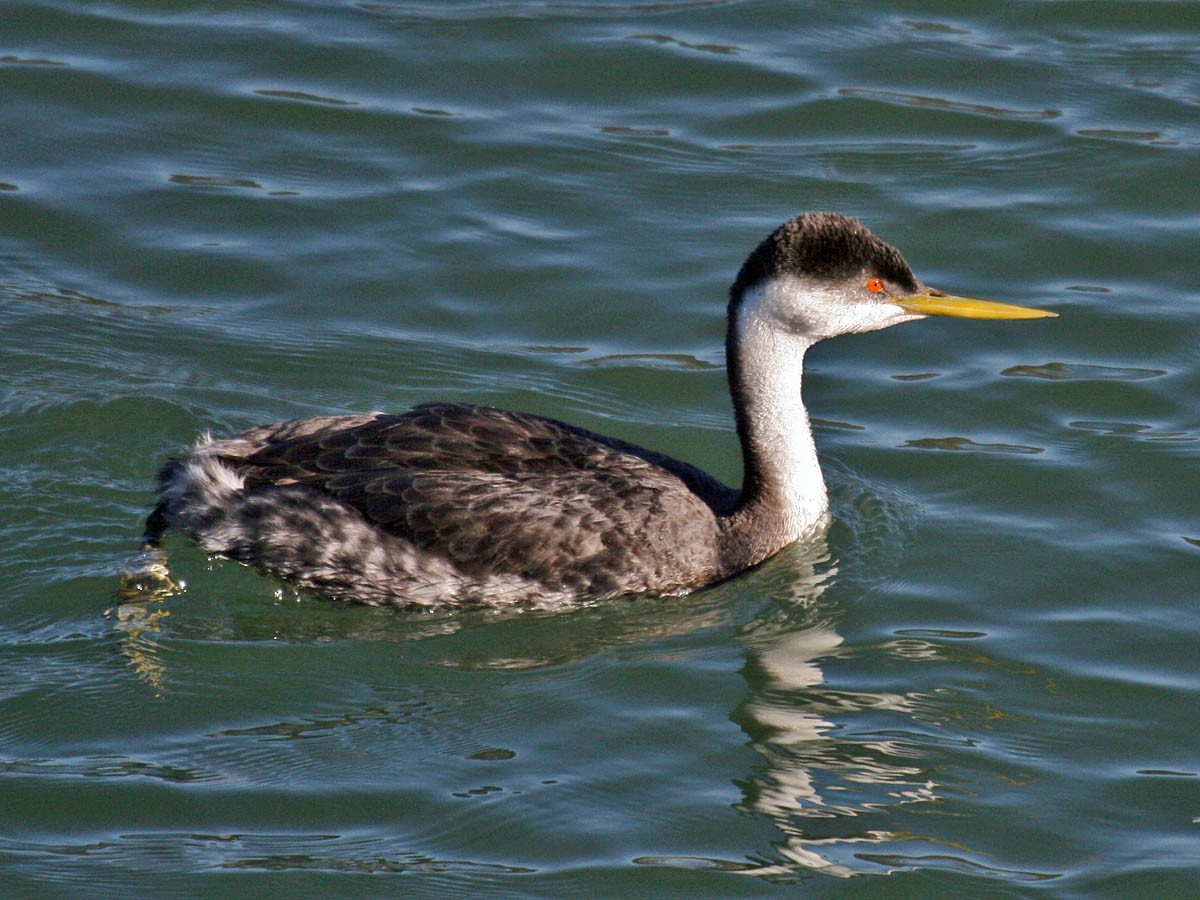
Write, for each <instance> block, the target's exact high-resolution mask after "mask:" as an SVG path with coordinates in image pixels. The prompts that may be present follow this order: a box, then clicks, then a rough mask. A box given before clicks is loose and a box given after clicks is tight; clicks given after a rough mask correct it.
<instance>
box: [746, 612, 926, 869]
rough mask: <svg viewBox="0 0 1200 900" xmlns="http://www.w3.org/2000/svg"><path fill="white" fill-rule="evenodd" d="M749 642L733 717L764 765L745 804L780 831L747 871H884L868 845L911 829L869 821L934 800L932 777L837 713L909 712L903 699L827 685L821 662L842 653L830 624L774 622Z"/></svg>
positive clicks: (753, 778) (751, 782)
mask: <svg viewBox="0 0 1200 900" xmlns="http://www.w3.org/2000/svg"><path fill="white" fill-rule="evenodd" d="M744 642H745V646H746V648H747V651H748V654H749V661H748V664H747V670H746V675H747V679H748V680H749V681H750V683H751V693H750V696H749V697H747V698H746V700H745V702H743V704H742V705H741V706H740V707H739V708H738V709H737V710H735V712H734V718H735V720H737V722H738V723H739V724H740V725H741V726H742V728H743V729H744V730H745V731H746V733H747V734H748V735H749V736H750V737H751V740H752V746H753V747H754V749H755V750H756V751H757V752H758V753H759V754H761V755H762V758H763V762H764V765H763V766H762V768H761V769H759V770H757V771H756V772H754V773H753V774H752V775H750V777H749V778H747V779H746V780H745V781H743V782H741V784H740V786H741V788H742V791H743V794H744V799H743V801H742V802H741V803H740V804H739V806H738V808H739V809H740V810H742V811H743V812H749V813H754V814H757V815H762V816H766V817H767V818H769V819H770V820H771V821H772V822H773V823H774V824H775V826H776V827H777V828H778V829H779V830H780V832H782V834H783V840H781V841H779V842H777V843H776V844H775V845H774V847H773V849H772V851H771V852H769V853H765V854H763V855H762V856H761V857H760V858H759V859H756V860H755V862H756V864H755V865H753V866H750V867H746V868H741V869H740V871H742V872H743V873H746V874H754V875H761V876H767V877H770V876H786V875H789V874H795V872H796V870H797V868H802V869H812V870H819V871H821V872H823V873H825V874H828V875H837V876H843V877H848V876H851V875H856V874H859V873H860V872H864V871H874V872H879V871H880V869H879V868H878V866H875V865H871V866H869V868H865V867H861V863H862V862H863V860H862V859H861V858H860V852H861V851H862V850H863V849H865V848H864V847H863V846H862V845H864V844H866V845H871V844H874V845H878V844H882V843H884V842H888V841H895V840H903V839H907V838H908V837H911V836H907V835H904V836H902V835H898V834H895V833H893V832H890V831H886V830H880V829H877V828H873V827H871V826H870V825H869V824H867V823H868V822H870V821H872V820H878V819H880V818H881V815H880V813H881V812H882V811H884V810H885V809H886V808H887V807H892V806H894V805H896V804H907V803H920V802H928V801H932V800H935V799H936V795H935V793H934V788H935V785H934V784H933V782H932V781H931V780H930V778H929V774H928V772H927V770H926V769H925V768H923V767H922V766H920V765H916V764H913V761H912V760H903V759H902V758H900V757H897V756H896V748H895V747H894V746H893V745H891V744H890V743H889V742H888V741H886V740H871V739H868V740H861V739H855V738H854V737H853V736H851V735H848V734H846V726H845V724H844V723H843V724H839V719H843V720H844V719H845V718H846V717H847V716H849V715H852V714H853V713H855V712H857V711H858V710H862V709H864V708H867V707H871V708H872V709H874V710H877V711H879V710H881V709H887V710H890V711H894V712H902V713H903V712H906V711H907V710H906V707H907V702H906V700H905V698H903V697H901V696H887V695H870V696H867V695H851V694H847V693H844V692H841V693H839V692H836V691H832V690H830V689H828V688H822V685H823V684H824V681H825V676H824V674H823V672H822V670H821V666H820V661H821V660H822V659H826V658H832V657H836V655H837V651H838V648H839V647H840V646H841V644H842V638H841V636H840V635H839V634H838V633H837V632H836V631H835V630H834V629H833V628H832V627H831V626H828V625H815V626H812V627H809V628H805V629H802V630H794V629H793V630H789V629H788V628H787V627H779V626H776V627H770V626H767V627H763V628H758V629H755V630H753V631H751V632H750V633H749V634H748V635H746V637H745V638H744ZM839 713H840V714H841V716H839ZM856 863H857V864H859V867H856V865H855V864H856Z"/></svg>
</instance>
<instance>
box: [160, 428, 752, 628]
mask: <svg viewBox="0 0 1200 900" xmlns="http://www.w3.org/2000/svg"><path fill="white" fill-rule="evenodd" d="M222 470H223V471H224V474H222ZM230 473H231V474H232V476H233V477H232V479H231V478H230V477H229V475H230ZM231 482H232V487H233V488H236V489H230V488H231V484H230V483H231ZM163 484H164V504H165V505H166V508H165V509H164V513H165V516H166V519H167V520H169V521H172V522H175V523H177V524H180V525H181V526H182V527H183V528H184V529H185V530H187V531H189V532H191V533H192V534H193V535H194V536H195V537H197V538H198V539H199V540H200V542H201V544H202V545H204V546H205V547H207V548H208V549H210V550H213V551H215V552H219V553H224V554H225V555H229V556H232V557H234V558H237V559H241V560H243V561H245V562H250V563H253V564H255V565H258V566H260V567H262V568H264V569H267V570H268V571H272V572H274V573H276V574H281V575H284V576H285V577H292V578H293V579H294V580H297V581H299V582H300V583H302V584H305V585H306V586H310V587H316V588H318V589H320V590H324V591H326V592H327V593H333V594H335V595H339V596H342V597H345V598H346V599H352V600H361V601H363V602H373V603H398V604H402V605H409V604H412V605H431V604H433V603H438V604H440V603H445V602H454V603H463V604H465V603H471V604H477V603H487V604H490V603H507V602H516V601H526V602H529V601H532V602H539V601H540V600H541V599H542V598H543V597H552V596H557V595H562V596H564V597H566V596H570V597H572V598H574V599H578V598H580V597H594V598H600V597H609V596H615V595H619V594H623V593H632V592H639V591H646V590H654V591H656V592H661V593H671V592H672V591H683V590H687V589H689V588H692V587H696V586H698V585H700V584H704V583H707V582H710V581H713V580H716V579H717V578H719V577H722V576H723V575H724V574H725V573H724V572H723V571H722V570H721V565H720V561H719V552H718V543H719V532H720V526H719V522H718V513H719V512H722V511H725V510H726V509H727V508H728V507H730V506H731V505H732V503H733V500H734V497H735V492H733V491H731V490H730V489H729V488H726V487H725V486H724V485H721V484H720V483H719V482H717V481H716V480H715V479H713V478H711V477H710V476H708V475H707V474H705V473H704V472H703V471H701V470H699V469H697V468H695V467H693V466H689V465H687V464H685V463H681V462H679V461H677V460H673V459H671V458H669V457H666V456H663V455H661V454H656V453H654V452H652V451H648V450H644V449H642V448H639V447H636V446H634V445H631V444H627V443H624V442H621V441H618V440H615V439H612V438H606V437H602V436H600V435H597V434H594V433H591V432H588V431H585V430H583V429H579V428H575V427H572V426H569V425H566V424H564V423H562V422H558V421H555V420H552V419H544V418H541V417H538V416H532V415H526V414H522V413H512V412H506V411H503V410H497V409H492V408H489V407H480V406H467V405H460V404H427V405H423V406H418V407H416V408H414V409H412V410H410V411H409V412H406V413H403V414H400V415H383V414H375V415H365V416H349V417H327V418H318V419H306V420H300V421H296V422H285V423H281V424H277V425H270V426H265V427H262V428H256V429H252V430H251V431H248V432H246V433H244V434H243V435H241V436H240V437H238V438H234V439H232V440H229V441H216V442H211V443H206V444H202V445H201V446H199V447H198V448H196V449H195V450H194V451H192V452H191V453H189V454H187V455H185V456H183V457H181V458H180V459H179V460H177V461H175V462H174V463H172V464H171V465H169V466H168V467H167V469H165V470H164V473H163ZM216 491H222V492H223V493H222V495H221V496H220V497H218V496H216V493H215V492H216ZM206 492H207V493H209V494H212V496H211V497H209V498H208V499H207V500H206V499H204V495H205V493H206ZM218 509H220V510H221V512H220V514H219V515H218V514H217V510H218ZM313 573H315V574H313ZM434 582H443V583H444V584H443V585H442V586H441V587H438V586H437V585H436V584H434ZM441 591H449V592H451V593H454V594H456V595H457V596H456V597H455V598H447V597H441V596H436V595H437V594H438V593H439V592H441ZM423 598H431V599H430V600H429V602H428V603H427V602H426V601H425V599H423Z"/></svg>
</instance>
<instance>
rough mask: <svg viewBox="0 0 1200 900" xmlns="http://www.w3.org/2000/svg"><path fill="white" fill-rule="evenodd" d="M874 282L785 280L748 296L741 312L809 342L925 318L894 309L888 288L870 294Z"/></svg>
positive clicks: (761, 286)
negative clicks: (843, 283)
mask: <svg viewBox="0 0 1200 900" xmlns="http://www.w3.org/2000/svg"><path fill="white" fill-rule="evenodd" d="M870 281H872V279H871V277H870V276H869V275H867V274H865V273H864V274H863V276H862V284H861V286H860V285H858V284H857V282H855V281H851V282H849V283H847V284H846V285H841V284H831V283H830V282H826V281H817V280H808V279H803V278H797V277H796V276H794V275H782V276H779V277H776V278H772V279H768V280H767V281H764V282H762V283H761V284H759V285H757V286H755V287H754V288H751V289H750V290H749V291H747V292H746V295H745V296H744V297H743V299H742V307H743V310H744V311H745V312H746V313H749V314H750V315H753V316H755V317H756V318H759V319H760V321H765V322H769V323H770V324H771V325H772V326H773V327H775V328H778V329H780V330H782V331H786V332H788V333H790V334H794V335H796V336H798V337H806V338H808V339H809V340H811V341H819V340H822V339H824V338H830V337H836V336H837V335H839V334H857V333H861V332H864V331H877V330H879V329H880V328H888V327H889V326H892V325H899V324H900V323H901V322H912V321H915V320H917V319H923V318H925V317H924V316H922V315H920V314H918V313H910V312H905V311H904V310H903V309H901V308H900V307H899V306H897V305H896V304H895V303H892V302H891V301H890V299H889V294H888V291H887V289H886V286H884V289H883V290H871V288H869V287H868V286H867V285H868V282H870Z"/></svg>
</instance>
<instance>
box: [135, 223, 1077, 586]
mask: <svg viewBox="0 0 1200 900" xmlns="http://www.w3.org/2000/svg"><path fill="white" fill-rule="evenodd" d="M928 315H937V316H961V317H967V318H984V319H1028V318H1041V317H1044V316H1053V315H1055V314H1054V313H1051V312H1045V311H1043V310H1037V309H1029V308H1026V307H1020V306H1011V305H1008V304H1002V303H992V302H989V301H984V300H973V299H969V298H964V297H954V296H950V295H947V294H943V293H941V292H940V291H935V290H932V289H931V288H929V287H927V286H925V285H924V284H923V283H922V282H921V281H919V280H918V279H917V278H916V277H915V276H914V275H913V273H912V270H911V269H910V268H909V266H908V263H906V262H905V261H904V258H903V257H902V256H901V255H900V253H899V251H897V250H896V249H895V248H894V247H892V246H890V245H888V244H886V243H884V242H883V241H881V240H879V238H877V237H875V236H874V235H873V234H871V232H869V231H868V230H867V229H866V228H865V227H864V226H863V225H862V224H860V223H859V222H858V221H856V220H854V219H851V218H847V217H846V216H842V215H839V214H836V213H821V212H814V213H806V214H804V215H800V216H797V217H796V218H793V219H790V220H789V221H787V222H785V223H784V224H783V225H781V226H780V227H779V228H777V229H776V230H775V231H774V232H773V233H772V234H771V235H770V236H769V237H767V238H766V240H764V241H763V242H762V243H761V244H759V245H758V247H757V248H755V250H754V251H753V252H752V253H751V254H750V256H749V257H748V258H747V259H746V261H745V263H744V264H743V265H742V267H741V270H740V271H739V272H738V275H737V278H736V280H735V281H734V283H733V286H732V288H731V289H730V295H729V307H728V326H727V331H726V338H725V347H726V361H727V367H728V372H729V388H730V392H731V394H732V397H733V406H734V411H735V414H736V419H737V433H738V437H739V439H740V440H741V446H742V458H743V466H744V475H743V483H742V487H741V489H740V490H737V489H734V488H730V487H727V486H725V485H723V484H721V483H720V482H719V481H717V480H716V479H714V478H713V477H711V476H710V475H708V474H706V473H705V472H703V471H701V470H700V469H698V468H696V467H694V466H691V465H689V464H688V463H685V462H680V461H679V460H676V459H672V458H671V457H669V456H665V455H663V454H661V453H658V452H655V451H653V450H646V449H643V448H641V447H637V446H635V445H633V444H629V443H626V442H625V441H621V440H617V439H615V438H609V437H604V436H603V435H599V434H594V433H592V432H590V431H585V430H584V429H582V428H576V427H574V426H572V425H567V424H564V423H563V422H558V421H555V420H553V419H545V418H541V417H540V416H534V415H529V414H526V413H515V412H505V411H503V410H499V409H492V408H489V407H483V406H470V405H464V404H452V403H430V404H424V405H421V406H417V407H415V408H413V409H412V410H410V411H408V412H405V413H401V414H399V415H387V414H384V413H368V414H364V415H351V416H323V417H318V418H312V419H302V420H297V421H292V422H284V423H281V424H275V425H267V426H264V427H261V428H253V429H251V430H249V431H247V432H245V433H243V434H241V435H239V436H237V437H234V438H229V439H224V440H213V439H211V438H209V437H205V438H203V439H202V440H201V441H200V442H199V443H198V444H197V445H196V446H195V447H194V448H193V449H191V450H188V451H187V452H185V453H183V454H182V455H181V456H180V457H179V458H177V459H174V460H172V461H171V462H169V463H168V464H167V465H166V466H165V467H164V468H163V470H162V471H161V473H160V474H159V488H160V499H159V502H158V505H157V506H156V507H155V509H154V511H153V513H151V515H150V517H149V518H148V520H147V522H146V535H145V538H144V540H145V542H146V545H147V546H148V547H156V546H157V545H158V543H159V541H160V540H161V538H162V536H163V534H164V533H165V532H166V531H167V529H169V528H171V527H178V528H180V529H181V530H183V531H185V532H187V533H189V534H190V535H191V536H192V537H193V538H194V539H195V540H196V541H197V542H198V543H199V544H200V545H201V546H202V547H203V548H204V549H206V550H208V551H210V552H212V553H216V554H220V555H222V556H226V557H229V558H231V559H235V560H238V561H239V562H244V563H248V564H251V565H254V566H257V567H258V568H260V569H262V570H265V571H266V572H269V573H271V574H273V575H276V576H279V577H281V578H284V579H286V580H288V581H290V582H292V583H293V584H295V585H297V586H299V587H303V588H309V589H314V590H316V591H319V592H321V593H323V594H325V595H327V596H330V597H333V598H337V599H343V600H349V601H354V602H359V603H368V604H376V605H389V604H391V605H397V606H405V607H418V608H433V607H456V606H458V607H466V606H493V607H499V606H509V605H513V604H529V605H534V606H550V605H556V604H561V603H564V602H568V601H573V600H591V599H603V598H609V597H615V596H619V595H622V594H632V593H656V594H664V595H671V594H682V593H686V592H688V591H691V590H693V589H695V588H698V587H702V586H704V585H707V584H712V583H713V582H716V581H720V580H722V579H725V578H728V577H729V576H731V575H734V574H735V573H737V572H740V571H742V570H743V569H746V568H749V567H750V566H753V565H755V564H756V563H759V562H761V561H763V560H764V559H766V558H767V557H769V556H771V555H773V554H774V553H777V552H778V551H779V550H781V549H782V548H784V547H785V546H787V545H788V544H791V543H792V542H794V541H797V540H801V539H804V538H808V537H811V538H814V539H815V538H816V537H817V536H819V535H820V534H821V533H822V531H823V529H824V528H825V527H826V525H827V524H828V519H829V507H828V499H827V497H826V492H825V483H824V479H823V478H822V476H821V468H820V466H819V464H818V461H817V451H816V447H815V445H814V443H813V437H812V429H811V427H810V424H809V419H808V413H807V411H806V410H805V408H804V403H803V402H802V401H801V396H800V384H801V374H802V369H803V363H804V354H805V352H806V351H807V350H808V348H809V347H811V346H812V345H813V344H815V343H816V342H817V341H820V340H823V339H824V338H829V337H834V336H836V335H840V334H850V333H855V332H866V331H874V330H876V329H880V328H886V327H888V326H891V325H897V324H899V323H901V322H908V321H912V320H914V319H920V318H923V317H924V316H928Z"/></svg>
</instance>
